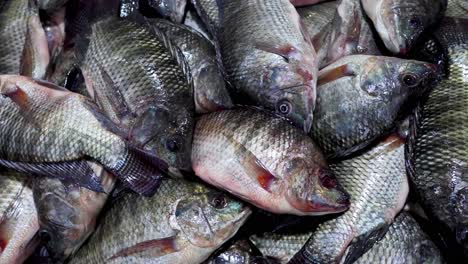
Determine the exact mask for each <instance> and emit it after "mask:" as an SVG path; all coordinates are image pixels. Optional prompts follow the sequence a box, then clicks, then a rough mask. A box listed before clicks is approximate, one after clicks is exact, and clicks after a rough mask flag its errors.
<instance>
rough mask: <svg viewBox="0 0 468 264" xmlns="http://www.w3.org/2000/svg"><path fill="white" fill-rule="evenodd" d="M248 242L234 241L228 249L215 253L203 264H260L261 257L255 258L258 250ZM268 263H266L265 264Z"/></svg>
mask: <svg viewBox="0 0 468 264" xmlns="http://www.w3.org/2000/svg"><path fill="white" fill-rule="evenodd" d="M254 247H255V246H253V245H252V243H250V242H249V241H248V240H243V239H241V240H238V241H235V242H234V243H233V244H232V245H231V246H229V247H228V248H226V249H224V250H221V251H220V252H219V253H215V254H214V255H213V256H211V257H210V258H209V259H208V260H206V261H205V262H203V264H253V263H255V264H261V263H263V262H260V260H261V259H262V256H257V255H256V254H257V253H258V249H255V248H254ZM265 263H268V262H265Z"/></svg>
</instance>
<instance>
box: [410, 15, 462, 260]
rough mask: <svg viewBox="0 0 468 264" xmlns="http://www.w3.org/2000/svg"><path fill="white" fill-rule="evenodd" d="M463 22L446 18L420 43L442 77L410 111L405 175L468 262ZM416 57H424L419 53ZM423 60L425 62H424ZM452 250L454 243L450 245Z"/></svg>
mask: <svg viewBox="0 0 468 264" xmlns="http://www.w3.org/2000/svg"><path fill="white" fill-rule="evenodd" d="M467 28H468V20H467V19H457V18H450V17H446V18H444V20H443V21H442V23H441V24H440V26H439V27H438V28H437V29H436V30H434V33H433V36H431V37H429V39H428V40H427V41H425V42H424V43H426V44H425V46H427V47H429V48H430V49H432V47H433V45H434V44H433V43H434V41H435V42H436V43H439V45H441V50H442V51H443V52H444V54H445V58H446V63H445V67H444V68H443V70H444V72H445V75H443V78H442V80H441V82H440V83H438V84H437V85H436V86H435V87H434V88H433V89H432V90H431V91H430V93H429V94H428V96H427V99H426V100H424V101H422V102H421V103H420V105H419V107H417V108H416V109H415V110H414V113H413V115H412V118H411V122H410V124H411V126H410V131H411V133H410V137H409V139H408V143H407V153H406V154H407V155H406V157H407V170H408V174H409V176H410V179H411V182H412V185H413V187H414V189H415V193H416V194H417V196H418V197H419V199H420V203H421V205H422V207H423V208H424V209H425V211H426V214H427V215H428V216H429V218H430V219H431V220H432V221H435V223H436V225H435V226H436V227H437V228H441V229H443V230H442V231H443V234H444V237H446V238H450V239H451V240H453V241H456V242H458V244H459V247H462V248H463V249H462V251H463V250H464V254H465V257H468V203H467V199H468V198H467V197H468V150H467V149H466V140H467V139H468V133H467V129H466V127H467V121H466V116H467V112H466V109H467V107H468V90H467V89H466V87H467V85H468V76H467V73H466V69H467V67H468V45H467V40H468V30H467ZM420 52H421V53H423V54H425V53H424V52H425V50H424V49H423V48H421V49H420ZM426 59H430V58H429V57H426ZM455 245H456V244H455Z"/></svg>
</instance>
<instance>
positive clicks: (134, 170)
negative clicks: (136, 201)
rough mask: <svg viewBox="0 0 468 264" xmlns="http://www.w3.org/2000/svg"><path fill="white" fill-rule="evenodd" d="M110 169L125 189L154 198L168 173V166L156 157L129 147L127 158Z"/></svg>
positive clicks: (123, 158)
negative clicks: (165, 174)
mask: <svg viewBox="0 0 468 264" xmlns="http://www.w3.org/2000/svg"><path fill="white" fill-rule="evenodd" d="M108 169H109V171H111V172H112V173H113V174H114V175H115V176H116V177H117V178H119V179H120V180H121V181H122V182H123V185H124V186H125V187H127V188H130V189H131V190H133V191H135V192H137V193H139V194H142V195H144V196H152V195H153V194H154V193H155V192H156V190H157V188H158V187H159V184H160V183H161V179H162V178H163V177H164V173H165V172H167V170H168V165H167V164H166V162H164V161H162V160H161V159H159V158H157V157H156V156H155V155H152V154H150V153H148V152H146V151H144V150H140V149H137V148H134V147H132V146H129V147H128V151H127V153H126V155H125V157H122V158H121V159H120V160H119V162H118V163H117V164H116V166H113V167H112V168H108Z"/></svg>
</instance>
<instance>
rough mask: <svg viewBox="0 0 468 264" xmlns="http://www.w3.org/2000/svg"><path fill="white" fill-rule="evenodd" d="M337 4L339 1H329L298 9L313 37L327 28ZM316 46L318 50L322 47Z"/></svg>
mask: <svg viewBox="0 0 468 264" xmlns="http://www.w3.org/2000/svg"><path fill="white" fill-rule="evenodd" d="M336 5H337V1H329V2H324V3H320V4H316V5H309V6H304V7H300V8H297V9H296V10H297V13H298V14H299V15H300V16H301V19H302V22H303V24H304V27H305V29H306V30H307V32H308V33H309V35H310V37H311V38H312V39H313V38H314V37H315V36H316V35H317V34H319V33H320V32H321V31H322V30H324V29H326V27H327V25H328V24H329V23H330V22H331V21H332V20H333V17H334V15H335V11H336ZM315 48H316V49H317V51H318V50H319V49H320V47H315Z"/></svg>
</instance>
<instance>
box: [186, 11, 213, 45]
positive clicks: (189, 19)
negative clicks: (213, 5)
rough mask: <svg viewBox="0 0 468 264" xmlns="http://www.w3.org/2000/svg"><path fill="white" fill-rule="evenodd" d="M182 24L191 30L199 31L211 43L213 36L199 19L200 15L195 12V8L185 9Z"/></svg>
mask: <svg viewBox="0 0 468 264" xmlns="http://www.w3.org/2000/svg"><path fill="white" fill-rule="evenodd" d="M184 25H186V26H188V27H190V28H192V29H193V30H195V31H197V32H199V33H200V34H202V35H203V37H205V38H206V39H208V40H209V41H210V42H211V43H213V37H212V36H211V34H210V33H209V32H208V29H206V26H205V24H204V23H203V21H202V20H201V18H200V16H199V15H198V14H197V12H196V11H195V10H191V9H189V10H188V11H187V15H186V17H185V20H184Z"/></svg>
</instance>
